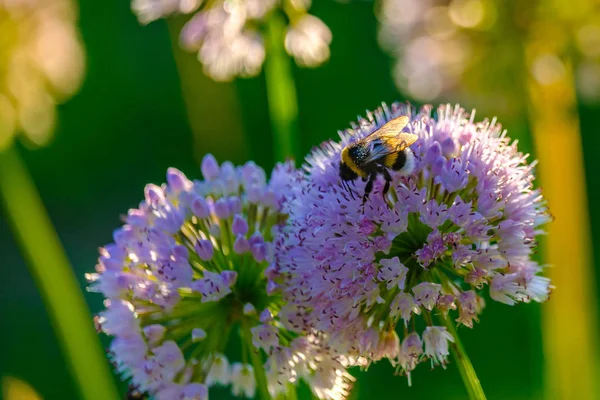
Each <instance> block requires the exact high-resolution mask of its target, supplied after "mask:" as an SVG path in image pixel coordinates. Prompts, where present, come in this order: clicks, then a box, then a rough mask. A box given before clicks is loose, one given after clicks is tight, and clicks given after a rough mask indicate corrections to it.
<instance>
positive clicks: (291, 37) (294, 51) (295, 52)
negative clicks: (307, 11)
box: [285, 15, 331, 67]
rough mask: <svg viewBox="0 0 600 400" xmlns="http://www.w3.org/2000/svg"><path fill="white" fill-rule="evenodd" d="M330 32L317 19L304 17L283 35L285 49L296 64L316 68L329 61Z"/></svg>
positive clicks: (310, 16) (309, 16) (308, 16)
mask: <svg viewBox="0 0 600 400" xmlns="http://www.w3.org/2000/svg"><path fill="white" fill-rule="evenodd" d="M330 43H331V31H330V30H329V28H328V27H327V25H325V23H323V21H321V20H320V19H319V18H317V17H314V16H312V15H305V16H303V17H302V18H300V19H299V20H298V21H296V22H295V23H294V24H293V25H292V26H291V27H290V28H289V29H288V31H287V33H286V35H285V49H286V50H287V52H288V53H289V54H290V55H292V56H293V57H294V59H295V60H296V63H297V64H298V65H300V66H304V67H316V66H318V65H320V64H322V63H323V62H325V61H327V60H328V59H329V44H330Z"/></svg>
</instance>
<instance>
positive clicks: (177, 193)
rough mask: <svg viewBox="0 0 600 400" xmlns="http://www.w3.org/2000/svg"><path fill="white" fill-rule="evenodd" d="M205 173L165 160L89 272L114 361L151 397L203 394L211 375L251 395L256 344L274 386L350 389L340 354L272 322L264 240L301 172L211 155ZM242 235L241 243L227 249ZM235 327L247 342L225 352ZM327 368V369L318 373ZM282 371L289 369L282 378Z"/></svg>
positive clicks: (169, 399)
mask: <svg viewBox="0 0 600 400" xmlns="http://www.w3.org/2000/svg"><path fill="white" fill-rule="evenodd" d="M202 171H203V173H204V176H205V179H204V180H201V181H193V182H192V181H190V180H189V179H188V178H186V177H185V175H184V174H183V173H181V172H180V171H178V170H176V169H174V168H171V169H169V171H168V172H167V183H166V184H163V185H162V186H156V185H148V186H146V189H145V200H144V201H142V203H141V204H140V206H139V208H137V209H132V210H130V211H129V213H128V215H127V216H126V217H125V225H124V226H122V227H121V228H119V229H117V230H116V231H115V233H114V243H111V244H109V245H107V246H105V247H104V248H102V249H101V250H100V258H99V261H98V265H97V267H96V273H94V274H89V276H88V278H89V279H90V280H91V281H92V285H91V287H90V289H91V290H93V291H96V292H100V293H102V294H103V295H104V296H105V297H106V300H105V305H106V310H104V311H102V312H101V313H100V315H99V316H98V318H97V321H98V323H99V326H100V329H101V330H102V331H103V332H104V333H106V334H108V335H111V336H113V337H114V339H113V341H112V343H111V345H110V350H109V351H110V357H111V359H112V360H113V362H114V364H115V367H116V368H117V370H118V371H119V372H120V373H121V375H122V376H123V377H124V378H126V379H129V380H131V383H132V385H133V386H134V387H136V388H137V389H138V390H139V391H141V392H146V393H148V394H150V395H152V396H154V398H157V399H166V400H173V399H182V398H186V399H187V398H190V399H196V398H197V399H206V398H207V396H208V389H209V388H210V387H211V386H214V385H225V386H226V385H231V390H232V392H233V394H234V395H240V396H246V397H252V396H253V395H254V392H255V390H256V386H257V383H256V382H255V378H254V368H256V366H254V368H253V367H251V366H249V365H247V363H246V362H245V360H249V359H250V353H249V352H251V351H252V352H253V351H256V350H255V349H254V348H252V347H253V346H250V345H249V344H251V343H252V342H254V343H255V344H256V347H257V348H259V350H258V351H259V354H260V357H261V358H262V361H263V362H264V363H265V366H266V367H268V369H269V374H270V375H269V376H272V377H274V378H277V379H278V380H277V382H268V384H269V386H270V388H272V390H273V391H274V392H277V393H282V394H283V395H286V394H287V391H288V390H295V389H294V388H293V387H292V385H289V383H293V382H296V381H297V380H298V379H300V378H302V379H305V380H306V381H307V382H309V384H310V383H311V382H312V381H313V380H317V381H318V382H319V385H321V386H319V390H320V391H321V392H318V391H317V390H315V393H316V394H317V395H319V393H322V395H319V396H320V398H322V399H332V400H335V399H339V398H341V397H340V396H338V397H335V396H329V395H327V394H326V393H330V392H331V393H334V392H335V393H338V394H339V393H340V392H343V391H346V390H347V388H348V383H349V381H350V377H349V376H348V375H347V374H346V375H344V374H343V373H338V371H341V370H342V369H343V365H342V363H343V362H345V361H344V360H342V359H341V358H340V357H339V356H337V355H336V356H335V357H334V355H330V353H329V352H328V350H327V349H326V347H325V346H321V347H317V343H316V342H315V340H314V339H311V340H310V341H309V339H308V338H306V337H304V336H301V335H300V334H299V333H297V332H291V331H288V330H287V329H286V328H285V327H284V326H283V325H282V323H281V322H280V317H279V314H280V312H279V310H281V309H282V307H283V306H284V304H283V300H282V298H281V296H280V295H279V294H274V295H270V294H269V293H270V291H268V290H267V289H268V288H267V283H268V282H267V278H266V276H265V269H266V268H267V267H268V266H269V263H270V262H271V261H272V238H273V235H274V234H276V233H277V231H278V230H279V229H280V227H281V225H282V223H283V221H284V220H285V216H284V215H283V214H282V208H283V206H284V204H285V202H286V201H287V199H289V198H291V197H293V195H294V194H295V191H296V188H297V187H298V182H297V181H298V179H299V178H300V174H299V173H298V171H297V170H295V169H294V167H293V166H292V165H291V164H290V163H287V164H280V165H278V166H277V167H276V168H275V169H274V171H273V173H272V176H271V179H270V180H267V177H266V174H265V172H264V171H263V170H262V169H261V168H259V167H258V166H256V165H255V164H254V163H251V162H249V163H247V164H245V165H244V166H241V167H234V166H233V165H232V164H231V163H228V162H225V163H223V164H221V165H219V164H218V163H217V162H216V160H215V159H214V158H213V157H212V156H210V155H209V156H206V157H205V158H204V160H203V162H202ZM242 240H243V241H245V243H247V245H246V246H245V247H239V246H238V247H237V248H236V245H235V243H238V242H240V241H242ZM257 310H258V311H257ZM285 317H286V318H288V315H287V314H285ZM240 326H243V327H245V328H244V329H241V330H240ZM238 331H241V335H242V337H243V339H244V340H245V342H246V345H242V346H237V348H238V353H227V356H226V355H225V354H224V353H226V352H227V349H226V345H227V344H228V342H230V341H231V340H232V338H233V340H236V339H237V340H239V339H240V335H238V334H237V332H238ZM234 332H235V333H234ZM231 333H234V334H233V335H232V334H231ZM300 342H301V343H305V344H306V346H305V348H303V349H302V351H303V353H302V357H303V358H302V364H301V365H300V364H299V367H298V368H292V363H296V364H298V363H299V361H294V360H295V358H294V357H297V356H298V354H297V353H298V352H299V351H300V350H298V349H297V347H298V343H300ZM240 348H241V350H239V349H240ZM261 348H262V349H264V350H260V349H261ZM309 353H310V354H309ZM273 357H275V358H276V360H277V361H272V360H271V359H272V358H273ZM286 357H288V358H286ZM330 358H331V360H330ZM230 359H231V362H230ZM242 360H243V361H244V363H243V364H242V363H240V362H239V361H242ZM344 365H347V364H344ZM300 367H301V369H299V368H300ZM328 368H329V369H328ZM325 373H330V374H331V376H335V377H336V378H335V379H333V378H332V379H331V380H329V381H325V380H324V378H323V374H325ZM282 374H283V375H285V377H289V379H288V380H281V379H279V378H280V376H281V375H282ZM338 377H343V379H342V381H340V380H339V379H338ZM279 385H283V388H281V389H278V386H279Z"/></svg>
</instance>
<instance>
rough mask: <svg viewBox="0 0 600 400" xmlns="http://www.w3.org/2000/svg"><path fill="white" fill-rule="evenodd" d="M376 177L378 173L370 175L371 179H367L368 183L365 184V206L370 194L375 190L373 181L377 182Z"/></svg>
mask: <svg viewBox="0 0 600 400" xmlns="http://www.w3.org/2000/svg"><path fill="white" fill-rule="evenodd" d="M375 178H377V173H376V172H375V173H372V174H371V175H369V180H368V181H367V185H366V186H365V194H364V195H363V202H362V205H363V206H364V205H365V203H366V202H367V199H368V198H369V194H371V191H373V182H375Z"/></svg>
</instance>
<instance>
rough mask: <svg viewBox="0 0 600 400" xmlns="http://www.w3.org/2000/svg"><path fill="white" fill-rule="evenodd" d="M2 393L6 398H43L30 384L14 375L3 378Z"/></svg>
mask: <svg viewBox="0 0 600 400" xmlns="http://www.w3.org/2000/svg"><path fill="white" fill-rule="evenodd" d="M2 395H3V396H4V400H42V396H40V395H39V394H38V393H37V392H36V391H35V389H34V388H32V387H31V385H30V384H28V383H27V382H25V381H23V380H21V379H18V378H14V377H12V376H5V377H3V378H2Z"/></svg>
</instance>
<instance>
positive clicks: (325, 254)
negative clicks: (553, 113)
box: [268, 104, 550, 382]
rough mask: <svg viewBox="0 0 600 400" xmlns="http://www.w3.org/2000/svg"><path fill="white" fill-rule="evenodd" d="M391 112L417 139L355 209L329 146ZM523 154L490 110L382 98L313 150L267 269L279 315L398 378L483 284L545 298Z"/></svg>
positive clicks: (439, 348)
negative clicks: (403, 162)
mask: <svg viewBox="0 0 600 400" xmlns="http://www.w3.org/2000/svg"><path fill="white" fill-rule="evenodd" d="M402 115H407V116H409V118H410V123H409V124H408V126H407V128H406V130H407V131H408V132H410V133H413V134H415V135H417V136H418V140H417V141H416V142H415V143H414V144H413V145H412V146H411V147H410V148H411V149H412V152H413V153H414V162H415V168H414V171H413V172H412V173H411V174H409V175H407V176H404V175H402V174H396V173H395V172H394V171H390V173H391V175H392V182H391V186H390V190H389V192H388V193H387V194H385V195H384V194H383V189H384V184H385V181H384V179H383V178H382V177H380V178H378V179H377V180H376V181H375V184H374V188H373V191H372V193H371V195H370V197H369V199H368V201H367V202H366V204H365V205H364V207H362V206H361V202H362V198H361V194H362V193H363V192H364V190H365V183H364V182H361V181H360V180H357V181H356V183H355V186H353V187H352V188H351V191H352V192H354V193H358V194H359V196H356V195H354V196H353V194H354V193H350V191H349V190H347V188H345V187H344V186H343V185H342V182H341V180H340V171H339V165H340V153H341V151H342V149H343V148H344V147H345V146H347V145H348V144H349V143H351V141H354V140H357V139H360V138H363V137H366V136H367V135H369V134H371V133H372V132H374V131H375V130H377V129H378V128H380V127H381V126H383V125H384V124H385V123H386V122H387V121H390V120H391V119H393V118H397V117H398V116H402ZM526 159H527V156H526V155H523V154H521V153H519V152H518V150H517V147H516V143H512V142H511V140H510V139H509V137H508V136H507V135H506V132H505V131H503V130H502V129H501V127H500V125H499V124H498V123H496V121H495V120H491V121H490V120H487V119H486V120H483V121H482V122H475V114H474V113H468V112H466V111H465V110H463V109H462V108H460V107H459V106H451V105H442V106H440V107H439V108H438V109H437V112H435V113H434V112H433V108H432V107H431V106H425V107H423V108H422V109H420V110H417V109H415V108H413V107H412V106H410V105H407V104H393V105H392V106H391V107H388V106H386V105H384V106H383V107H381V108H379V109H377V110H376V111H375V112H372V113H368V114H367V117H366V118H361V119H359V121H358V122H357V123H354V124H352V128H351V129H348V130H346V131H343V132H340V141H339V142H334V141H328V142H325V143H323V144H322V145H321V146H320V147H318V148H316V149H314V150H313V151H312V153H311V154H310V155H309V156H308V157H307V158H306V163H305V165H304V171H305V179H304V180H303V181H302V185H301V190H300V191H299V193H298V195H297V196H296V197H295V198H294V199H292V200H291V201H290V202H289V203H287V205H286V211H287V213H288V214H289V217H288V219H287V223H286V227H285V228H284V229H282V230H281V231H279V233H278V235H277V236H276V238H275V240H274V260H273V263H272V265H271V266H270V267H269V268H268V271H269V274H268V278H269V279H270V280H271V281H272V282H274V283H275V284H276V285H277V286H278V287H279V290H280V291H281V293H282V296H283V297H284V299H285V300H287V301H288V304H287V305H286V309H285V316H286V317H285V318H283V319H282V322H284V324H286V326H288V327H289V328H290V329H297V327H298V326H302V327H303V328H302V329H304V330H310V331H312V332H315V333H317V334H318V335H319V337H320V338H322V340H326V341H327V343H328V344H329V345H330V346H331V347H332V350H334V351H337V352H339V353H340V354H345V355H346V356H349V357H357V358H362V359H363V360H365V361H366V365H368V364H369V363H371V362H374V361H377V360H379V359H382V358H387V359H389V360H390V361H391V362H392V364H394V365H396V368H397V369H398V372H399V373H403V374H406V375H407V376H408V378H409V382H410V373H411V371H412V370H413V369H414V368H415V367H416V366H417V365H418V364H419V363H420V362H422V361H423V360H424V359H430V360H431V363H432V365H442V366H443V365H445V364H446V362H447V356H448V346H449V343H451V342H453V341H454V338H453V337H452V335H451V334H450V333H449V332H448V330H446V328H445V326H446V325H447V324H449V323H452V320H454V321H456V322H458V323H459V324H462V325H464V326H467V327H473V323H474V322H477V321H478V318H479V316H480V314H481V312H482V310H483V308H484V301H483V297H482V294H483V291H484V290H488V289H489V294H490V297H491V298H492V299H493V300H496V301H499V302H503V303H506V304H509V305H513V304H516V303H518V302H529V301H531V300H534V301H545V300H546V299H547V297H548V293H549V289H550V281H549V279H547V278H545V277H543V276H541V275H539V274H540V272H541V270H542V268H541V267H540V266H539V265H538V264H537V263H535V262H534V261H532V260H531V255H532V253H533V251H534V250H535V246H536V241H535V237H536V235H538V234H540V233H541V232H542V228H541V226H542V225H544V224H545V223H546V222H548V221H549V220H550V218H549V214H548V211H547V207H546V202H545V200H544V198H543V196H542V195H541V193H540V191H539V190H538V189H536V188H534V186H533V182H534V175H533V166H532V164H528V163H527V162H526ZM422 326H425V328H422ZM396 334H398V335H399V336H398V337H397V338H396V336H395V335H396ZM396 339H397V340H396Z"/></svg>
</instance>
